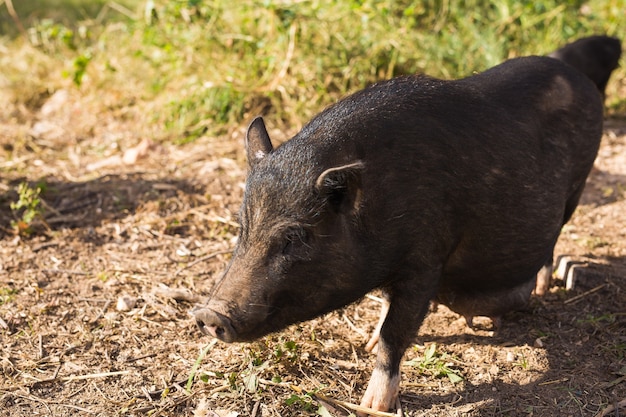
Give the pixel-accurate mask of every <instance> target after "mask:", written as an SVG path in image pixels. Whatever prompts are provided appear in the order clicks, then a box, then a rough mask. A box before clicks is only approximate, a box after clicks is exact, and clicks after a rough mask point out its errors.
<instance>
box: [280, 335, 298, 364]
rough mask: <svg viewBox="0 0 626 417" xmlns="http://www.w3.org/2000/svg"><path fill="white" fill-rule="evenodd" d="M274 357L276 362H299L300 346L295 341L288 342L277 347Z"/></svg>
mask: <svg viewBox="0 0 626 417" xmlns="http://www.w3.org/2000/svg"><path fill="white" fill-rule="evenodd" d="M274 357H275V358H276V361H280V360H281V359H283V358H285V359H287V360H289V361H290V362H295V361H297V360H298V357H299V354H298V345H297V344H296V342H294V341H293V340H289V341H286V342H284V343H282V344H280V345H278V346H277V347H276V349H275V350H274Z"/></svg>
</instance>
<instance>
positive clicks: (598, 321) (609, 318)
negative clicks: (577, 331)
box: [576, 313, 615, 329]
mask: <svg viewBox="0 0 626 417" xmlns="http://www.w3.org/2000/svg"><path fill="white" fill-rule="evenodd" d="M576 323H577V324H579V325H584V324H589V325H591V326H592V327H594V328H596V329H598V328H601V327H603V326H604V324H613V323H615V314H611V313H607V314H602V315H599V316H594V315H593V314H589V315H587V317H585V318H584V319H578V320H577V321H576Z"/></svg>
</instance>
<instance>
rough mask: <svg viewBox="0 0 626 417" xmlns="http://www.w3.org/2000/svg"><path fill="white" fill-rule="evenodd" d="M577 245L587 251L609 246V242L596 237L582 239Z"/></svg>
mask: <svg viewBox="0 0 626 417" xmlns="http://www.w3.org/2000/svg"><path fill="white" fill-rule="evenodd" d="M578 243H579V244H580V245H582V246H584V247H585V248H587V249H589V250H595V249H598V248H603V247H605V246H608V245H609V242H607V241H606V240H603V239H602V238H600V237H598V236H592V237H585V238H582V239H580V240H579V241H578Z"/></svg>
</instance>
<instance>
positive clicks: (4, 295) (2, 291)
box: [0, 288, 19, 306]
mask: <svg viewBox="0 0 626 417" xmlns="http://www.w3.org/2000/svg"><path fill="white" fill-rule="evenodd" d="M18 292H19V291H18V290H17V288H0V306H1V305H3V304H7V303H10V302H11V301H13V298H15V295H16V294H17V293H18Z"/></svg>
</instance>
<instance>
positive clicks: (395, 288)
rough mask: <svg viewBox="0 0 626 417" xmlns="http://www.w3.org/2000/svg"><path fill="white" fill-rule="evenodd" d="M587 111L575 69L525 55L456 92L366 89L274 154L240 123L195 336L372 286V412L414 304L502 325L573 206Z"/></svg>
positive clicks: (386, 394) (260, 323)
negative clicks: (220, 253)
mask: <svg viewBox="0 0 626 417" xmlns="http://www.w3.org/2000/svg"><path fill="white" fill-rule="evenodd" d="M602 111H603V108H602V99H601V96H600V94H598V91H597V89H596V88H595V86H594V85H593V84H592V83H591V81H589V80H588V79H587V77H585V76H584V75H583V74H581V73H580V72H579V71H576V70H574V69H573V68H572V67H570V66H568V65H566V64H564V63H562V62H560V61H558V60H555V59H551V58H547V57H526V58H517V59H512V60H509V61H507V62H505V63H503V64H501V65H498V66H496V67H494V68H492V69H489V70H487V71H485V72H483V73H481V74H478V75H474V76H471V77H468V78H465V79H461V80H453V81H444V80H439V79H435V78H431V77H428V76H403V77H399V78H395V79H391V80H388V81H383V82H380V83H377V84H374V85H372V86H370V87H368V88H366V89H364V90H362V91H360V92H357V93H355V94H353V95H351V96H348V97H346V98H344V99H343V100H341V101H339V102H337V103H336V104H334V105H332V106H330V107H329V108H327V109H325V110H324V111H322V112H321V113H320V114H318V115H317V116H316V117H314V118H313V119H312V120H311V121H310V122H309V123H308V124H307V125H306V126H304V128H303V129H302V130H301V131H300V132H299V133H298V134H297V135H296V136H294V137H293V138H292V139H290V140H289V141H287V142H285V143H284V144H283V145H281V146H279V147H277V148H274V146H273V145H272V143H271V141H270V138H269V135H268V133H267V130H266V128H265V125H264V123H263V120H262V119H261V118H257V119H255V120H254V121H253V122H252V123H251V124H250V126H249V128H248V131H247V134H246V150H247V157H248V161H249V168H250V170H249V174H248V178H247V182H246V190H245V193H244V198H243V203H242V206H241V212H240V222H241V229H240V235H239V240H238V242H237V246H236V248H235V250H234V253H233V258H232V261H231V263H230V265H229V266H228V268H227V270H226V271H225V273H224V275H223V276H222V277H221V279H220V280H219V282H218V283H217V285H216V286H215V289H214V291H213V292H212V294H211V296H210V298H209V301H208V302H207V304H206V306H205V307H203V308H201V309H199V310H197V311H196V312H195V317H196V321H197V323H198V325H199V326H200V328H201V329H202V330H203V331H204V332H205V333H207V334H211V335H213V336H214V337H217V338H219V339H221V340H223V341H225V342H236V341H251V340H254V339H256V338H259V337H261V336H263V335H266V334H268V333H270V332H274V331H278V330H280V329H282V328H284V327H285V326H287V325H289V324H291V323H296V322H300V321H304V320H308V319H311V318H314V317H317V316H320V315H322V314H324V313H326V312H329V311H332V310H334V309H337V308H340V307H342V306H345V305H347V304H349V303H352V302H354V301H356V300H358V299H360V298H361V297H362V296H364V295H365V294H366V293H368V292H369V291H371V290H373V289H375V288H381V289H382V290H383V291H384V293H385V295H386V298H387V299H388V300H389V308H388V312H387V313H386V317H385V318H384V321H383V324H382V327H381V328H380V332H379V339H378V340H377V341H378V352H377V360H376V364H375V367H374V370H373V373H372V376H371V379H370V381H369V384H368V386H367V389H366V390H365V394H364V397H363V399H362V402H361V404H362V405H363V406H366V407H372V408H374V409H376V410H385V409H388V408H389V406H390V405H391V404H393V402H394V401H395V398H396V397H397V394H398V390H399V383H400V373H399V367H400V361H401V359H402V356H403V354H404V352H405V350H406V349H407V347H408V346H409V345H410V343H411V342H412V340H413V338H414V337H415V336H416V334H417V331H418V329H419V327H420V325H421V323H422V320H423V318H424V316H425V314H426V312H427V310H428V306H429V302H430V300H438V301H439V302H442V303H445V304H447V305H449V306H450V307H451V308H452V309H453V310H454V309H455V308H459V309H460V310H461V311H462V314H470V315H475V314H482V312H481V311H480V310H479V309H477V307H475V306H477V305H481V303H486V304H488V305H490V307H489V311H487V312H486V313H487V314H489V313H490V312H495V313H497V314H502V313H503V312H505V311H507V310H509V309H511V308H515V307H517V306H518V304H519V303H510V300H512V299H516V297H517V294H518V293H519V294H522V298H524V297H526V299H527V297H528V296H530V291H531V290H532V286H533V285H534V280H535V277H536V274H537V272H538V271H539V269H540V268H541V267H542V266H543V265H544V264H545V263H546V261H547V260H548V259H551V257H552V254H553V250H554V246H555V243H556V241H557V238H558V237H559V233H560V230H561V226H562V225H563V224H564V223H565V222H566V221H567V220H568V219H569V218H570V216H571V214H572V212H573V211H574V209H575V208H576V205H577V204H578V200H579V197H580V195H581V193H582V191H583V188H584V186H585V181H586V178H587V175H588V173H589V171H590V169H591V168H592V165H593V162H594V159H595V156H596V153H597V150H598V147H599V144H600V138H601V135H602ZM503 294H504V297H502V295H503ZM507 294H512V295H511V296H508V295H507ZM525 294H528V296H526V295H525ZM497 300H502V301H501V302H498V301H497ZM473 306H474V307H473ZM377 338H378V337H377ZM375 342H376V340H374V341H373V342H370V344H368V346H369V347H371V346H372V345H373V343H375Z"/></svg>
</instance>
